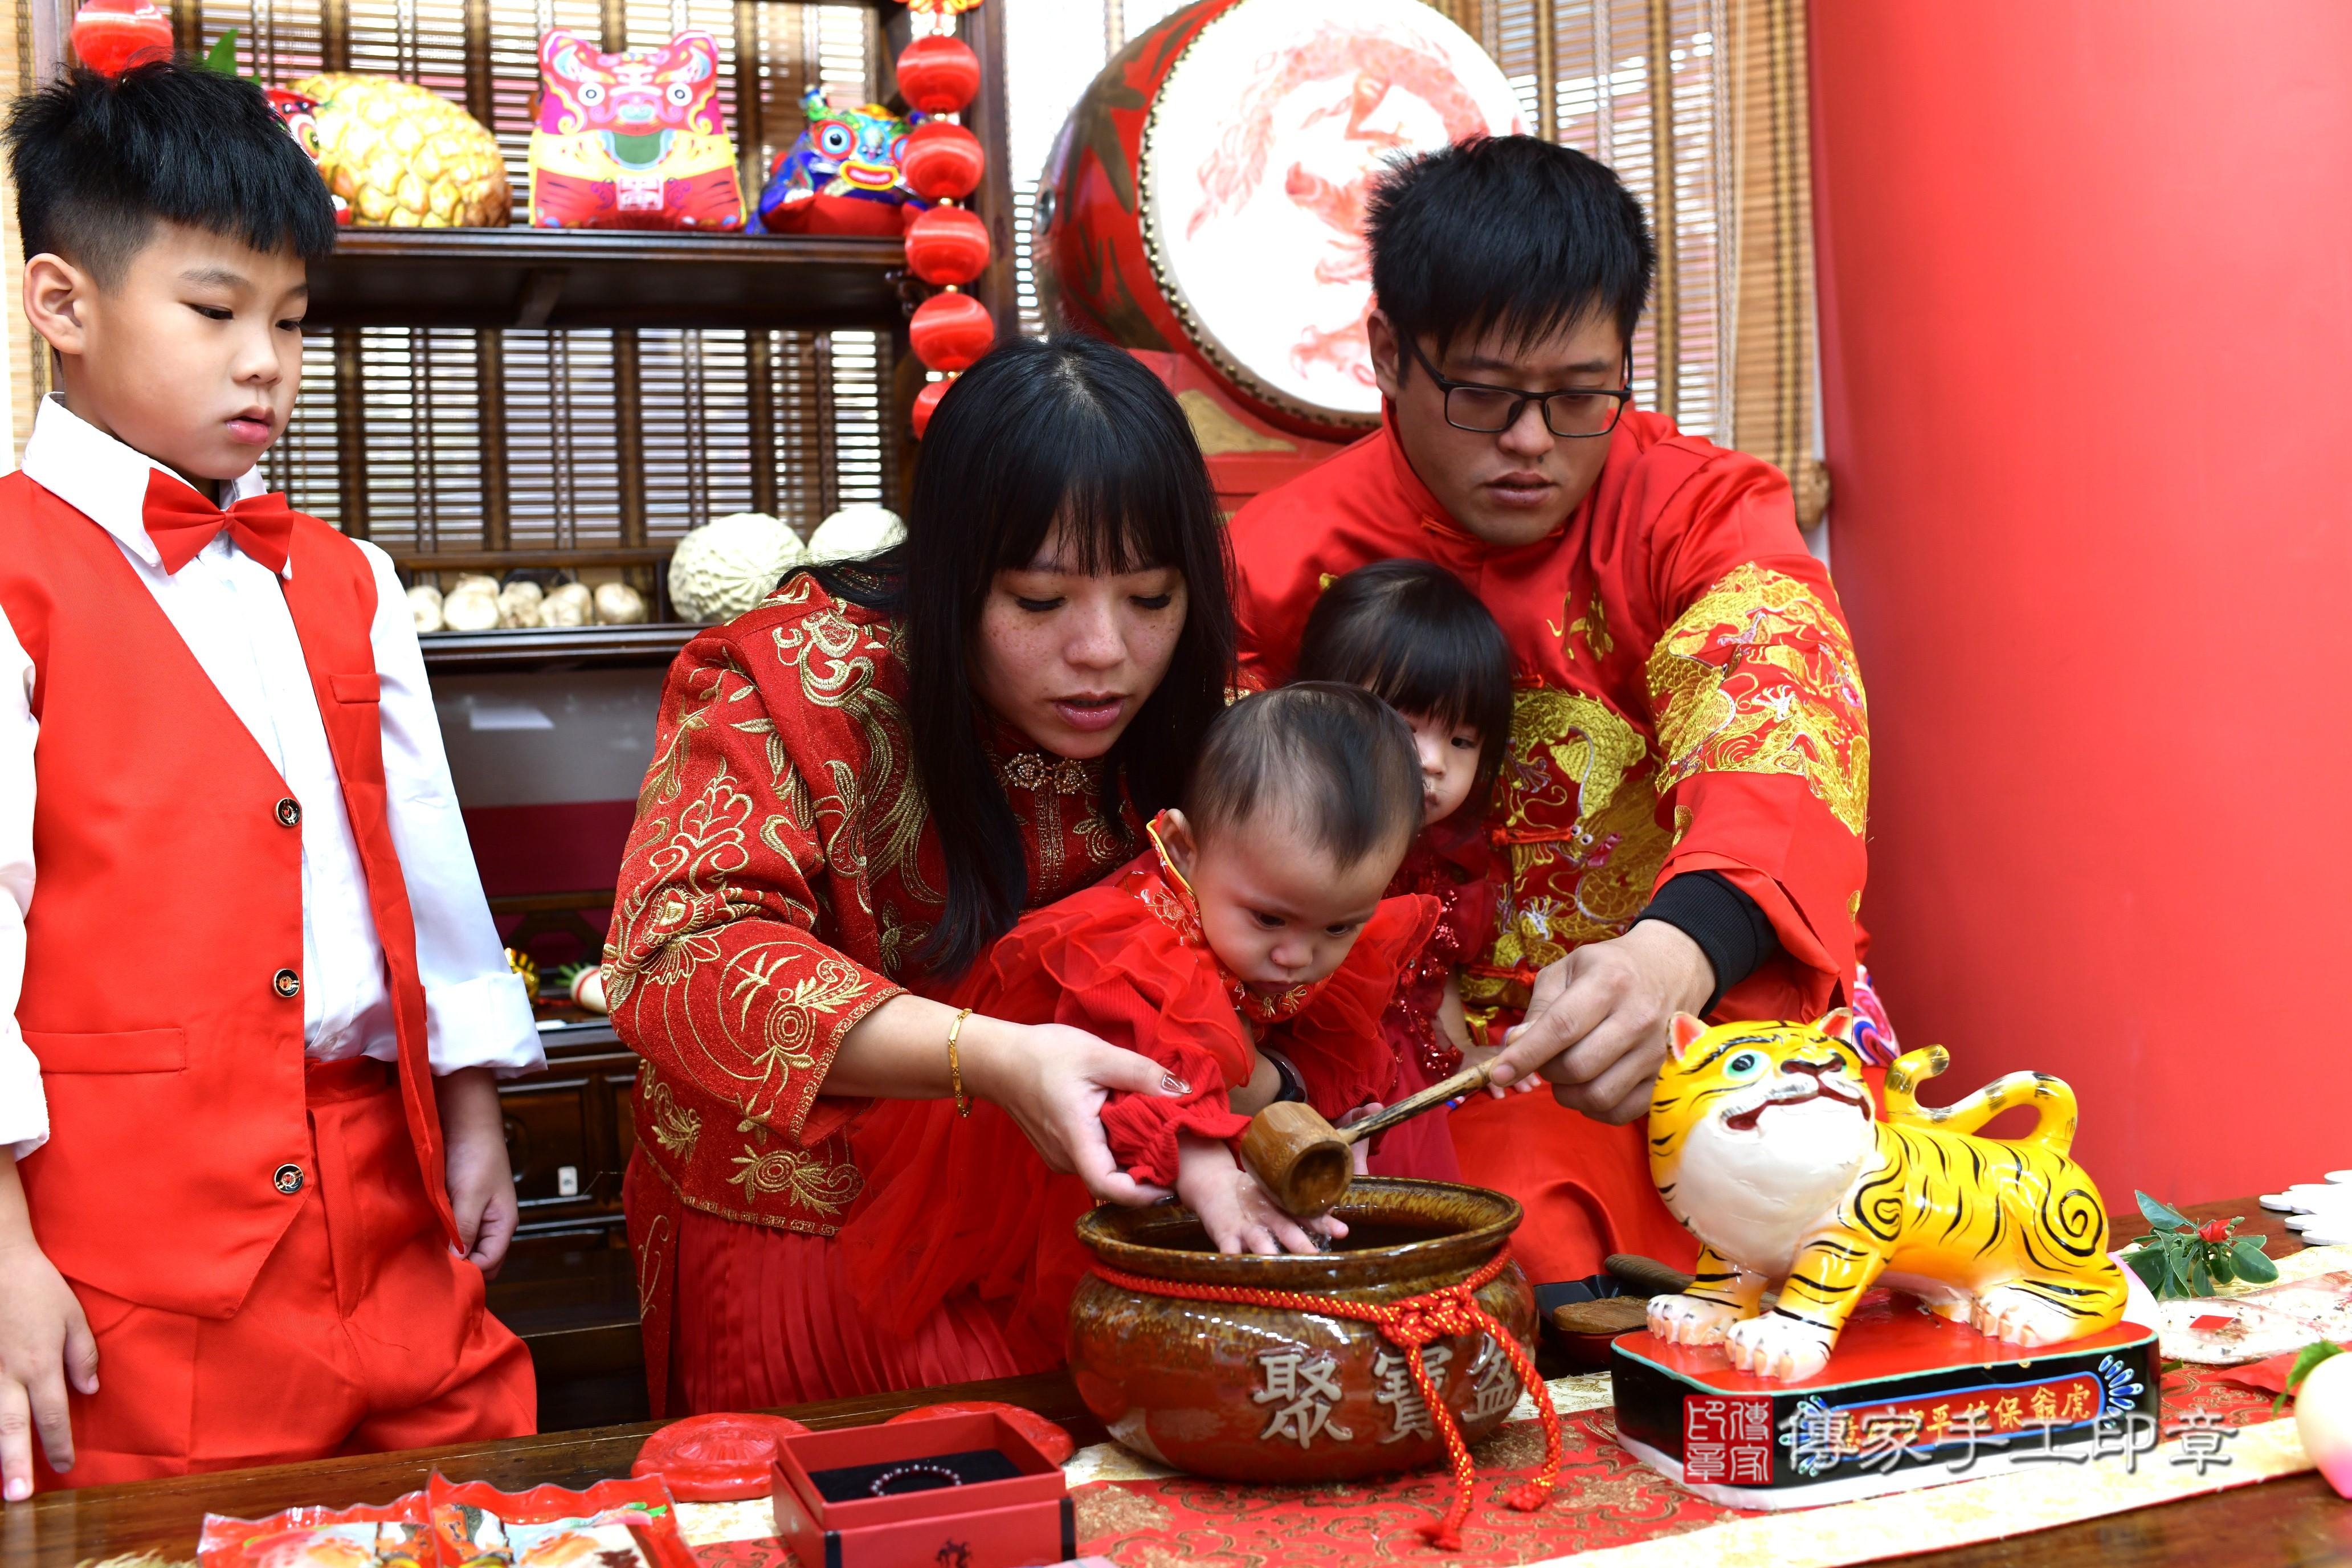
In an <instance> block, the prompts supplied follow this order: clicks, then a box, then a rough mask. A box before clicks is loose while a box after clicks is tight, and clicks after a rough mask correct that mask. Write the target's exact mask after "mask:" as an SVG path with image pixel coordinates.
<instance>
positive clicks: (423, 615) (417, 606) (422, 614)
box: [408, 583, 447, 632]
mask: <svg viewBox="0 0 2352 1568" xmlns="http://www.w3.org/2000/svg"><path fill="white" fill-rule="evenodd" d="M408 613H409V614H410V615H411V616H415V618H416V629H417V630H418V631H420V632H437V631H439V630H440V629H441V628H442V627H443V626H446V624H447V623H446V622H445V621H443V620H442V618H441V590H440V589H438V588H436V587H435V586H434V585H433V584H430V583H419V584H417V585H416V586H415V587H414V588H411V589H410V590H409V591H408Z"/></svg>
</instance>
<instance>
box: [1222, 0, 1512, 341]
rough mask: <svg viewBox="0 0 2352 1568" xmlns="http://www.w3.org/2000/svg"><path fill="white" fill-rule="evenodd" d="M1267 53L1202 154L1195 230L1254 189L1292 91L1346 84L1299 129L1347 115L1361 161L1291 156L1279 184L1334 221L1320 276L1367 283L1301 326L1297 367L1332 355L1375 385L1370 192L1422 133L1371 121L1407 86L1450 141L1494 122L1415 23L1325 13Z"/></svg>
mask: <svg viewBox="0 0 2352 1568" xmlns="http://www.w3.org/2000/svg"><path fill="white" fill-rule="evenodd" d="M1269 64H1270V67H1271V68H1270V70H1269V71H1268V72H1267V73H1266V74H1264V75H1261V76H1260V77H1259V78H1258V79H1257V80H1255V82H1253V83H1251V84H1250V87H1249V89H1248V90H1247V92H1246V93H1245V94H1244V96H1243V99H1242V105H1241V112H1240V113H1239V114H1238V115H1237V116H1236V117H1235V118H1234V122H1233V123H1232V124H1231V125H1230V126H1228V127H1227V128H1226V131H1225V134H1224V136H1223V139H1222V140H1221V141H1220V142H1218V145H1217V150H1216V151H1215V153H1213V154H1211V155H1210V157H1209V158H1208V160H1207V161H1206V162H1205V163H1203V164H1202V168H1201V186H1202V191H1203V192H1204V193H1205V195H1204V199H1203V200H1202V203H1201V205H1199V206H1198V207H1196V208H1195V209H1194V210H1193V212H1192V217H1191V220H1190V222H1189V223H1188V224H1187V225H1186V233H1187V235H1188V236H1195V235H1198V234H1199V233H1200V232H1201V230H1202V228H1203V227H1204V226H1207V225H1208V224H1209V223H1211V222H1212V221H1213V220H1214V219H1216V218H1218V217H1220V216H1223V215H1225V214H1227V213H1230V212H1232V211H1234V210H1235V209H1237V208H1239V207H1240V206H1242V205H1244V203H1246V202H1247V201H1248V200H1249V199H1250V198H1251V197H1252V196H1253V195H1256V193H1257V191H1258V188H1259V187H1260V186H1261V185H1262V184H1264V183H1265V178H1266V164H1267V163H1268V161H1269V155H1270V153H1272V152H1273V149H1274V146H1275V142H1276V138H1277V136H1278V134H1279V133H1280V132H1281V131H1282V130H1283V129H1284V127H1283V125H1282V124H1281V122H1280V121H1279V120H1278V116H1279V115H1280V114H1281V112H1282V111H1283V110H1284V109H1285V108H1286V104H1287V100H1290V98H1291V95H1292V94H1294V93H1297V92H1300V91H1302V90H1303V89H1309V88H1314V87H1318V86H1320V85H1322V84H1324V83H1335V84H1338V85H1339V91H1338V92H1337V93H1335V94H1333V95H1332V96H1331V98H1330V100H1329V101H1328V102H1327V103H1325V104H1323V105H1322V106H1321V107H1319V108H1316V109H1314V110H1310V111H1309V112H1308V113H1307V115H1306V116H1305V118H1304V119H1302V120H1299V121H1297V129H1299V130H1304V129H1306V128H1307V127H1310V126H1314V125H1318V124H1321V123H1323V122H1325V121H1332V120H1339V119H1341V118H1342V117H1344V118H1345V121H1346V122H1345V124H1344V126H1343V127H1342V128H1341V130H1340V132H1339V137H1340V140H1341V142H1343V144H1345V145H1346V146H1347V147H1349V149H1350V150H1351V151H1352V153H1353V162H1352V167H1351V168H1349V169H1348V170H1346V172H1345V173H1344V174H1343V177H1341V178H1339V179H1333V178H1331V177H1330V176H1329V174H1318V173H1317V172H1315V171H1314V170H1311V169H1309V168H1308V167H1307V165H1306V164H1305V163H1297V162H1294V163H1292V164H1291V165H1290V168H1289V170H1288V171H1287V172H1286V174H1285V175H1284V176H1283V187H1282V188H1283V194H1284V195H1285V196H1286V197H1287V198H1288V199H1289V200H1290V202H1291V203H1292V204H1293V205H1296V206H1297V207H1299V208H1300V209H1301V210H1303V211H1305V212H1307V213H1308V214H1310V215H1311V216H1314V217H1315V218H1316V219H1318V221H1319V222H1321V223H1322V224H1323V225H1324V226H1327V227H1328V228H1329V229H1330V230H1331V231H1332V237H1331V240H1330V244H1329V246H1328V248H1327V249H1326V251H1325V253H1324V255H1323V256H1322V257H1321V258H1319V259H1318V261H1317V262H1316V264H1315V278H1316V281H1318V283H1322V284H1325V285H1327V286H1332V287H1348V286H1360V287H1361V288H1362V289H1363V299H1362V302H1361V303H1360V305H1359V307H1358V308H1357V310H1356V313H1355V315H1354V317H1353V318H1352V319H1351V320H1349V321H1346V322H1344V323H1342V324H1341V325H1339V326H1337V327H1332V328H1328V329H1327V328H1321V327H1317V326H1314V325H1312V324H1309V325H1308V326H1307V327H1306V328H1304V329H1302V330H1301V331H1300V333H1299V335H1298V340H1297V342H1296V343H1295V344H1293V345H1292V348H1291V351H1290V358H1291V363H1292V364H1293V365H1294V366H1295V367H1297V368H1298V369H1300V370H1305V369H1306V368H1307V367H1308V366H1309V365H1318V364H1320V365H1328V366H1329V367H1330V368H1332V369H1333V370H1335V371H1337V372H1338V373H1339V374H1342V375H1347V376H1352V377H1353V378H1354V379H1355V380H1356V381H1358V382H1359V383H1360V384H1363V385H1366V386H1370V385H1371V384H1372V364H1371V351H1370V345H1369V343H1368V342H1367V341H1366V338H1365V335H1364V323H1365V321H1367V320H1369V319H1370V316H1371V312H1372V299H1371V289H1370V285H1371V278H1372V260H1371V253H1370V250H1369V249H1368V248H1367V247H1366V246H1365V243H1364V232H1363V230H1364V208H1365V203H1366V201H1367V199H1368V198H1369V197H1370V194H1371V184H1372V181H1373V179H1374V178H1375V177H1376V176H1377V175H1378V174H1379V173H1380V171H1381V163H1382V160H1383V158H1384V156H1385V155H1386V154H1388V153H1393V152H1395V151H1397V150H1398V149H1400V148H1403V147H1409V146H1411V145H1412V144H1413V139H1412V138H1411V137H1409V136H1407V135H1405V134H1403V133H1402V132H1400V131H1398V130H1395V129H1392V128H1383V127H1382V126H1381V125H1378V124H1376V123H1374V117H1375V116H1376V115H1378V114H1379V112H1380V110H1381V108H1382V106H1383V105H1385V104H1388V103H1389V100H1390V98H1391V94H1396V93H1403V94H1409V95H1411V96H1412V97H1414V98H1418V99H1419V100H1422V101H1423V103H1425V104H1427V105H1428V106H1429V107H1430V108H1431V109H1432V110H1434V111H1435V112H1436V114H1437V117H1438V119H1439V120H1440V121H1442V122H1443V123H1444V127H1445V139H1446V140H1447V141H1449V142H1451V141H1459V140H1460V139H1462V138H1464V137H1466V136H1476V135H1483V134H1484V133H1485V132H1486V131H1487V129H1488V127H1487V122H1486V114H1485V112H1484V111H1483V110H1481V109H1480V108H1479V107H1478V104H1477V101H1476V100H1475V99H1474V98H1473V97H1472V96H1471V94H1470V91H1469V89H1467V88H1465V86H1464V85H1463V82H1462V79H1461V78H1460V77H1459V76H1458V75H1457V74H1456V73H1455V70H1454V67H1453V66H1452V65H1451V64H1450V63H1448V61H1447V60H1446V58H1445V56H1444V54H1443V53H1441V52H1440V51H1439V50H1438V49H1437V48H1436V47H1433V46H1432V45H1431V44H1429V43H1427V42H1425V41H1423V40H1422V39H1420V38H1416V37H1412V36H1411V35H1409V34H1397V33H1391V32H1390V31H1388V30H1386V29H1379V30H1374V29H1370V28H1366V27H1361V26H1347V25H1345V24H1334V23H1328V22H1327V23H1326V24H1324V26H1321V27H1320V28H1318V30H1317V32H1316V33H1315V36H1314V37H1312V38H1311V39H1309V40H1307V42H1306V43H1304V44H1302V45H1300V46H1299V47H1296V48H1293V49H1287V50H1285V51H1283V52H1282V53H1281V54H1279V55H1278V56H1276V57H1273V58H1272V60H1270V62H1269Z"/></svg>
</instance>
